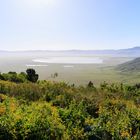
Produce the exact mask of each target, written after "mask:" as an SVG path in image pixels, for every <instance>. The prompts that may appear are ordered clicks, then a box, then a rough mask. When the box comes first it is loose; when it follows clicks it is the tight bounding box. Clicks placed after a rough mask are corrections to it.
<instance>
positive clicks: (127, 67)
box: [117, 57, 140, 72]
mask: <svg viewBox="0 0 140 140" xmlns="http://www.w3.org/2000/svg"><path fill="white" fill-rule="evenodd" d="M117 70H120V71H122V72H135V71H139V70H140V57H138V58H136V59H134V60H132V61H129V62H126V63H123V64H120V65H118V66H117Z"/></svg>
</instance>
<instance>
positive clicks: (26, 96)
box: [0, 81, 140, 140]
mask: <svg viewBox="0 0 140 140" xmlns="http://www.w3.org/2000/svg"><path fill="white" fill-rule="evenodd" d="M90 83H91V82H90ZM90 85H91V84H90ZM0 93H1V94H0V139H2V140H13V139H15V140H22V139H23V140H86V139H87V140H139V139H140V85H139V84H136V85H133V86H130V85H123V84H108V83H106V82H103V83H102V84H101V85H100V87H94V85H93V84H92V85H91V86H89V84H88V85H87V87H82V86H80V87H75V86H74V85H68V84H66V83H62V82H61V83H56V82H48V81H38V82H37V83H26V82H25V83H18V84H17V83H13V82H8V81H0Z"/></svg>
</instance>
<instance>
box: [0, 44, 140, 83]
mask: <svg viewBox="0 0 140 140" xmlns="http://www.w3.org/2000/svg"><path fill="white" fill-rule="evenodd" d="M0 54H1V55H0V65H1V67H0V71H1V72H8V71H16V72H20V71H25V70H26V69H27V68H34V69H36V71H37V72H38V73H39V75H40V80H52V81H65V82H67V83H70V84H72V83H76V84H78V85H79V84H82V85H85V84H87V82H88V81H90V80H92V81H94V82H95V84H99V83H100V82H101V81H108V82H112V81H113V82H130V79H132V77H133V76H136V75H135V74H134V75H131V77H130V76H125V74H123V75H122V73H121V71H119V70H118V69H116V68H115V67H116V66H118V65H120V64H123V63H126V62H129V61H131V60H133V59H135V58H137V57H140V47H134V48H130V49H122V50H85V51H84V50H69V51H47V50H46V51H41V50H38V51H13V52H11V51H9V52H8V51H0ZM54 73H58V77H57V78H53V77H52V75H53V74H54ZM127 73H128V72H126V74H127ZM128 75H129V74H128ZM131 81H132V83H133V82H135V80H134V81H133V80H131Z"/></svg>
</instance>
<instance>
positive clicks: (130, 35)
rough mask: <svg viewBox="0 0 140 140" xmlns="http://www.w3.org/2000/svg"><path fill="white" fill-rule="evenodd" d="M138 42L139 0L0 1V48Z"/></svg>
mask: <svg viewBox="0 0 140 140" xmlns="http://www.w3.org/2000/svg"><path fill="white" fill-rule="evenodd" d="M138 45H140V0H0V50H27V49H30V50H33V49H46V50H49V49H52V50H59V49H63V50H66V49H120V48H128V47H134V46H138Z"/></svg>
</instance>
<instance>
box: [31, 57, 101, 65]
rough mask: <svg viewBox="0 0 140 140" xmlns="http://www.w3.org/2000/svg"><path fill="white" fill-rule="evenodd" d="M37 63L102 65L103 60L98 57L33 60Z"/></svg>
mask: <svg viewBox="0 0 140 140" xmlns="http://www.w3.org/2000/svg"><path fill="white" fill-rule="evenodd" d="M32 61H33V62H37V63H51V64H102V63H103V60H102V59H100V58H98V57H48V58H37V59H33V60H32Z"/></svg>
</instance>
